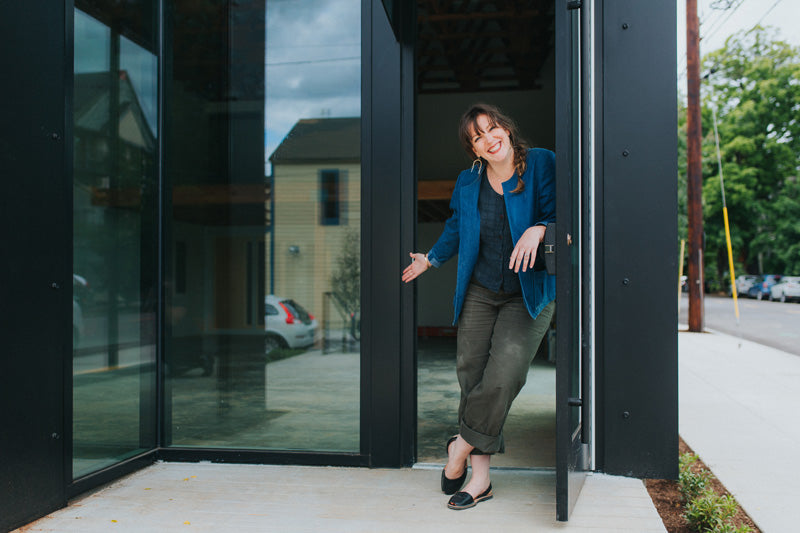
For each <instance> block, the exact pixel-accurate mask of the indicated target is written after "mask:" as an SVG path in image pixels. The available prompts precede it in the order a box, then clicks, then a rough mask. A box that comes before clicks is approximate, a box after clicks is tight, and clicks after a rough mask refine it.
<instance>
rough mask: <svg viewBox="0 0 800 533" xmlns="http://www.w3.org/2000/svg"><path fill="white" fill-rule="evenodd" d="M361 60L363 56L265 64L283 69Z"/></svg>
mask: <svg viewBox="0 0 800 533" xmlns="http://www.w3.org/2000/svg"><path fill="white" fill-rule="evenodd" d="M356 59H361V56H353V57H332V58H330V59H304V60H301V61H283V62H281V63H265V65H266V66H268V67H282V66H284V65H307V64H309V63H332V62H334V61H353V60H356Z"/></svg>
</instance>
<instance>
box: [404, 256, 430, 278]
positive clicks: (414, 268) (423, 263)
mask: <svg viewBox="0 0 800 533" xmlns="http://www.w3.org/2000/svg"><path fill="white" fill-rule="evenodd" d="M408 255H409V256H410V257H411V264H410V265H408V266H407V267H406V268H405V270H403V281H405V282H406V283H408V282H409V281H411V280H413V279H415V278H416V277H417V276H419V275H420V274H422V273H423V272H425V271H426V270H428V258H427V257H425V254H415V253H410V254H408Z"/></svg>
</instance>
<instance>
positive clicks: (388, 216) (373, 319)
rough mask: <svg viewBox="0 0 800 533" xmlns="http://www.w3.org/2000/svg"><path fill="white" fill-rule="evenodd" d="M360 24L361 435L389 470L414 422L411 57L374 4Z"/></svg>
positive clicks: (405, 454)
mask: <svg viewBox="0 0 800 533" xmlns="http://www.w3.org/2000/svg"><path fill="white" fill-rule="evenodd" d="M363 17H364V19H365V20H366V21H367V23H368V24H369V25H370V26H369V28H365V31H364V33H363V37H362V39H363V42H364V50H363V52H362V53H363V56H362V57H363V61H364V62H365V72H364V74H363V82H362V83H363V85H362V87H363V90H362V125H363V132H364V133H363V140H362V143H363V144H362V148H363V149H362V171H363V180H362V181H363V185H362V187H363V189H362V197H363V198H364V204H365V209H364V212H363V222H362V258H363V259H362V261H363V270H362V271H363V272H364V273H365V276H364V281H363V285H362V287H363V290H362V292H363V295H362V298H363V300H364V313H362V317H363V319H362V324H361V327H362V335H363V336H362V349H363V350H365V355H364V363H363V366H362V391H363V394H362V398H363V399H362V413H363V418H362V428H364V434H365V436H366V437H367V439H368V441H367V442H366V443H365V447H366V450H367V451H368V453H369V456H370V466H375V467H390V466H400V465H401V464H407V463H409V462H410V460H411V457H409V453H413V430H409V429H408V428H407V427H406V428H404V427H403V426H404V425H405V424H408V423H409V421H410V422H411V423H413V420H414V413H413V410H414V409H413V405H414V404H413V402H414V397H415V395H414V375H415V374H414V364H413V342H414V341H413V336H412V333H411V332H413V314H409V312H408V309H410V308H411V306H412V305H413V304H412V302H410V301H409V300H410V299H411V297H412V296H413V295H412V293H411V292H410V288H404V287H403V286H402V285H403V284H402V283H401V281H400V275H401V271H402V260H403V257H404V256H405V254H404V253H403V250H405V249H411V246H412V244H413V242H412V236H413V221H414V210H413V187H414V183H413V173H412V172H411V167H410V166H409V162H413V152H409V150H413V137H412V136H411V134H410V131H411V129H410V128H411V123H410V120H411V117H413V108H411V109H408V107H406V108H404V106H403V103H404V96H405V98H407V97H408V94H409V92H411V91H413V89H410V88H409V87H408V83H409V80H408V79H407V78H404V76H403V73H404V66H406V67H409V66H410V65H407V63H408V61H409V59H408V58H409V55H411V52H410V51H408V50H407V49H405V48H404V47H403V46H402V45H401V44H400V43H399V42H398V41H397V40H396V39H395V35H394V33H393V30H392V27H391V25H390V23H389V20H388V18H387V16H386V12H385V11H384V9H383V7H382V5H381V2H380V0H370V4H369V5H366V6H365V10H364V15H363ZM401 22H402V21H401ZM401 34H402V32H401ZM410 72H413V70H411V71H410ZM411 94H412V95H413V92H411ZM403 224H407V225H409V226H410V229H408V228H406V229H405V231H403V230H402V229H401V228H403Z"/></svg>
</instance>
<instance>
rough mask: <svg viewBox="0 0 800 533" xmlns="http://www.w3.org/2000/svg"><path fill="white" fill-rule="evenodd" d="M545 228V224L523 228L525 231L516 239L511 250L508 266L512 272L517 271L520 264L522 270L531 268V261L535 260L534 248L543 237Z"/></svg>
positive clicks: (537, 246) (535, 248) (536, 247)
mask: <svg viewBox="0 0 800 533" xmlns="http://www.w3.org/2000/svg"><path fill="white" fill-rule="evenodd" d="M545 229H546V228H545V226H531V227H530V228H528V229H526V230H525V233H523V234H522V237H520V238H519V240H518V241H517V245H516V246H515V247H514V251H513V252H511V261H509V263H508V268H511V269H513V270H514V272H519V268H520V266H521V267H522V271H523V272H525V271H526V270H527V269H529V268H533V263H534V262H535V261H536V250H537V249H538V248H539V243H540V242H542V240H543V239H544V230H545Z"/></svg>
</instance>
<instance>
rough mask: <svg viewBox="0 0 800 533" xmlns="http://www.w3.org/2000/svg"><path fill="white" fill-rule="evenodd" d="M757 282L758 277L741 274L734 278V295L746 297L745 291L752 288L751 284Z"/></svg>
mask: <svg viewBox="0 0 800 533" xmlns="http://www.w3.org/2000/svg"><path fill="white" fill-rule="evenodd" d="M756 280H758V276H756V275H755V274H743V275H741V276H739V277H737V278H736V295H737V296H747V291H749V290H750V288H751V287H752V286H753V284H754V283H755V282H756Z"/></svg>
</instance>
